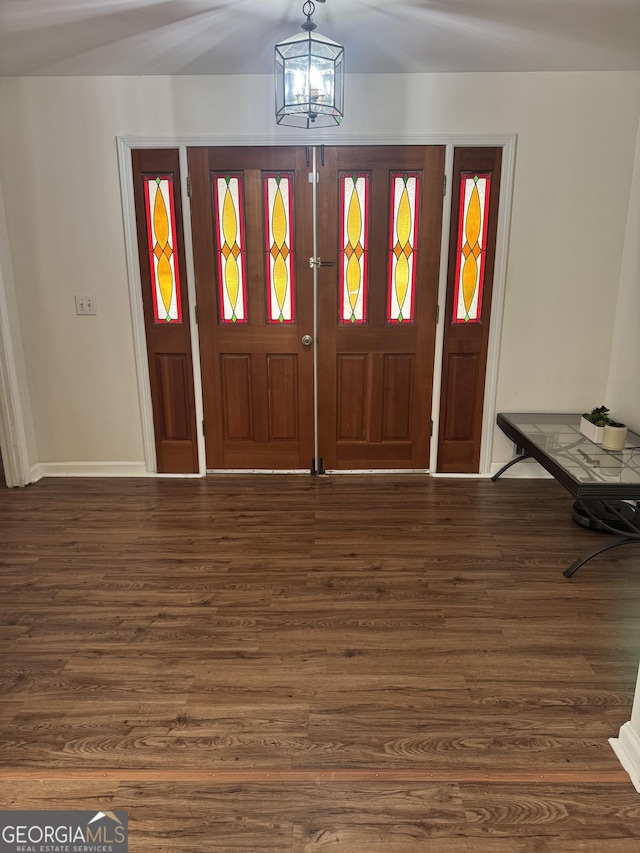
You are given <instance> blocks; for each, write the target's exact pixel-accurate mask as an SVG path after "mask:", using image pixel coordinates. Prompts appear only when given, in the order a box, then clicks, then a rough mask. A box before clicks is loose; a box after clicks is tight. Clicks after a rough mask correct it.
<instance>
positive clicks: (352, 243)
mask: <svg viewBox="0 0 640 853" xmlns="http://www.w3.org/2000/svg"><path fill="white" fill-rule="evenodd" d="M369 184H370V175H369V173H368V172H360V173H356V174H353V173H352V172H340V308H339V310H340V316H339V321H340V323H366V321H367V273H368V269H367V264H368V259H369Z"/></svg>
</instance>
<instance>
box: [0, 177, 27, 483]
mask: <svg viewBox="0 0 640 853" xmlns="http://www.w3.org/2000/svg"><path fill="white" fill-rule="evenodd" d="M22 362H23V351H22V338H21V335H20V321H19V317H18V313H17V308H16V304H15V286H14V281H13V266H12V263H11V252H10V250H9V236H8V233H7V221H6V218H5V210H4V201H3V196H2V187H0V449H1V450H2V462H3V465H4V478H5V482H6V484H7V486H26V485H27V484H28V483H30V482H31V481H32V479H33V477H32V475H31V467H30V464H29V452H28V447H27V436H26V429H25V418H26V417H27V416H30V411H31V407H30V405H29V403H28V401H27V400H25V399H24V397H25V395H26V394H27V391H26V389H23V390H22V393H21V389H20V382H19V379H18V364H22ZM23 373H24V371H23Z"/></svg>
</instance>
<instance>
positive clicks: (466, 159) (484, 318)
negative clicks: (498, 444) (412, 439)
mask: <svg viewBox="0 0 640 853" xmlns="http://www.w3.org/2000/svg"><path fill="white" fill-rule="evenodd" d="M501 163H502V149H501V148H489V147H487V148H472V147H469V148H456V149H455V152H454V159H453V188H452V192H453V198H452V204H451V228H450V239H449V264H448V271H447V298H446V304H445V323H444V340H443V353H442V390H441V396H440V428H439V431H438V435H439V441H438V463H437V470H438V471H440V472H443V473H453V472H455V473H470V474H474V473H477V472H478V471H479V470H480V444H481V439H482V414H483V407H484V390H485V375H486V368H487V355H488V350H489V329H490V320H491V299H492V293H493V273H494V266H495V255H496V235H497V229H498V201H499V198H500V172H501Z"/></svg>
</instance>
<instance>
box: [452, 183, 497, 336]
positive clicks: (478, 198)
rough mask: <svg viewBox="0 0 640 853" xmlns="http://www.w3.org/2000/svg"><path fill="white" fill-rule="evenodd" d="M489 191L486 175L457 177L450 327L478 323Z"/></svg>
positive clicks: (482, 282)
mask: <svg viewBox="0 0 640 853" xmlns="http://www.w3.org/2000/svg"><path fill="white" fill-rule="evenodd" d="M490 190H491V173H490V172H486V173H483V174H479V173H475V172H463V173H462V174H461V176H460V216H459V220H458V243H457V252H456V277H455V288H454V295H453V317H452V321H453V322H454V323H479V322H480V321H481V320H482V291H483V286H484V268H485V254H486V243H487V222H488V211H489V196H490Z"/></svg>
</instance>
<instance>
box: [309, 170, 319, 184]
mask: <svg viewBox="0 0 640 853" xmlns="http://www.w3.org/2000/svg"><path fill="white" fill-rule="evenodd" d="M309 183H310V184H319V183H320V175H319V173H318V172H309Z"/></svg>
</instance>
